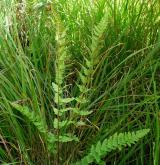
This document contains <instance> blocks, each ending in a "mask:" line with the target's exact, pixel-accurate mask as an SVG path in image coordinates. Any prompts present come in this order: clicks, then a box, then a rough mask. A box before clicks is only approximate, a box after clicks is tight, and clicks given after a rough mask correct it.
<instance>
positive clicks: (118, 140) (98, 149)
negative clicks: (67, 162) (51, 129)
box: [75, 129, 150, 165]
mask: <svg viewBox="0 0 160 165" xmlns="http://www.w3.org/2000/svg"><path fill="white" fill-rule="evenodd" d="M149 131H150V130H149V129H143V130H139V131H136V132H126V133H120V134H117V133H116V134H114V135H113V136H110V137H109V138H108V139H105V140H104V141H103V142H100V141H98V142H97V144H96V145H92V147H91V149H90V152H89V154H87V156H85V157H84V158H82V159H81V161H79V162H76V163H75V165H81V164H83V165H87V164H90V163H97V164H99V163H100V162H102V161H101V158H102V157H104V156H106V155H107V154H108V153H109V152H111V151H113V150H117V149H119V150H121V149H122V147H126V146H131V144H135V143H136V142H137V141H138V140H139V139H141V138H143V137H144V136H145V135H146V134H148V132H149Z"/></svg>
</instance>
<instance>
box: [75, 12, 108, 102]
mask: <svg viewBox="0 0 160 165" xmlns="http://www.w3.org/2000/svg"><path fill="white" fill-rule="evenodd" d="M107 18H108V14H107V13H106V11H105V14H104V16H103V17H102V19H101V21H100V22H99V23H98V24H97V25H96V26H95V27H94V28H93V34H92V42H91V45H90V51H89V56H88V57H85V58H84V60H85V64H84V65H83V64H82V65H81V66H82V68H81V71H80V72H79V77H80V80H81V83H80V84H78V85H77V86H78V88H79V91H80V96H79V97H78V98H77V102H80V104H84V103H86V102H88V92H89V91H91V89H92V80H93V74H94V69H95V67H97V65H98V63H99V61H100V56H99V55H100V50H101V48H102V45H103V44H102V43H103V42H104V39H103V35H104V32H105V30H106V27H107Z"/></svg>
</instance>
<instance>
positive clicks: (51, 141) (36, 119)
mask: <svg viewBox="0 0 160 165" xmlns="http://www.w3.org/2000/svg"><path fill="white" fill-rule="evenodd" d="M11 105H12V107H13V108H15V109H16V110H18V111H19V112H20V113H21V114H22V115H24V116H25V117H27V118H28V120H29V121H30V122H31V123H32V124H33V125H34V126H35V127H36V128H37V130H38V131H39V132H40V133H41V134H43V135H44V137H45V138H46V144H47V147H48V150H50V151H52V152H54V151H55V150H54V147H55V142H56V141H57V138H56V136H55V135H54V134H53V133H51V132H49V131H48V128H47V125H45V124H44V123H43V121H42V119H41V118H40V116H38V115H37V114H35V113H34V112H33V111H30V110H29V108H28V107H27V106H21V105H19V104H16V103H11Z"/></svg>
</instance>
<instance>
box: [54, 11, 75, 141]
mask: <svg viewBox="0 0 160 165" xmlns="http://www.w3.org/2000/svg"><path fill="white" fill-rule="evenodd" d="M53 14H54V25H55V26H56V36H55V39H56V61H55V73H56V76H55V81H54V82H52V87H53V89H54V102H55V107H54V113H55V115H56V117H55V118H54V128H55V130H56V132H57V139H58V143H59V142H69V141H73V140H74V141H78V138H77V137H75V136H74V135H71V134H68V133H67V128H68V127H69V126H70V125H71V124H74V121H72V120H69V119H67V117H66V116H67V115H65V114H66V112H68V111H69V110H70V111H72V109H73V108H72V107H70V106H69V103H71V102H72V101H73V100H74V98H73V97H72V98H68V97H66V95H65V91H64V90H65V89H66V85H65V84H64V81H65V76H66V73H65V71H66V67H67V65H66V61H69V59H70V57H69V54H68V51H67V46H66V43H67V41H66V29H65V27H64V26H63V23H62V21H61V18H60V17H59V15H58V14H57V13H56V12H55V11H54V10H53ZM62 130H65V131H62Z"/></svg>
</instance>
